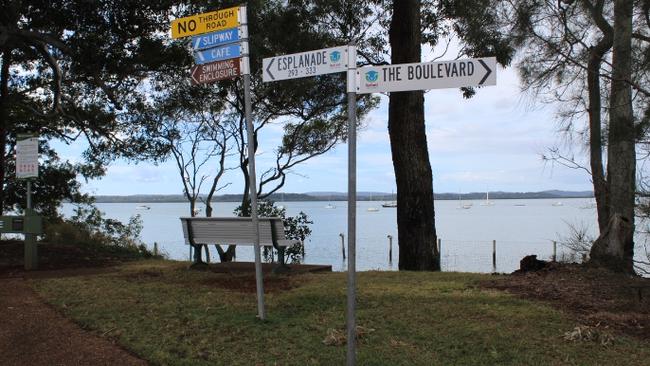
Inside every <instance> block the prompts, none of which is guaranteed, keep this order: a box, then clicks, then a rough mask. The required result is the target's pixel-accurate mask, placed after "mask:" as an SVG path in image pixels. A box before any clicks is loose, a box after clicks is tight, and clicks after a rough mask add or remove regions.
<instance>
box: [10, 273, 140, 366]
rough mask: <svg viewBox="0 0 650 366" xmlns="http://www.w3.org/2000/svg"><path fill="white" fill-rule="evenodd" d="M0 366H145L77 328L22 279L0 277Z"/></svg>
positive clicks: (116, 347)
mask: <svg viewBox="0 0 650 366" xmlns="http://www.w3.org/2000/svg"><path fill="white" fill-rule="evenodd" d="M0 365H147V363H146V362H145V361H143V360H141V359H138V358H136V357H135V356H133V355H131V354H129V353H128V352H127V351H125V350H123V349H121V348H119V347H118V346H116V345H115V344H113V343H112V342H111V341H110V340H109V339H106V338H102V337H99V336H97V335H94V334H92V333H89V332H87V331H84V330H83V329H81V328H80V327H79V326H78V325H76V324H74V323H73V322H71V321H70V320H68V319H66V318H65V317H63V316H62V315H60V314H59V313H57V312H56V311H54V310H53V309H52V308H51V307H49V306H48V305H46V304H45V303H43V301H42V300H41V299H40V298H39V297H38V296H37V295H36V293H34V291H33V290H32V289H31V288H30V287H29V286H28V284H27V282H26V280H24V279H23V278H18V277H15V278H0Z"/></svg>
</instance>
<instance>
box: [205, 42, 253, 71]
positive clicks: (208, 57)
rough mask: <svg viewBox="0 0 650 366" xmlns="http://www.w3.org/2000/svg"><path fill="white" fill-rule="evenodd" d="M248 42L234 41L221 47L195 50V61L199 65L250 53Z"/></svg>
mask: <svg viewBox="0 0 650 366" xmlns="http://www.w3.org/2000/svg"><path fill="white" fill-rule="evenodd" d="M247 48H248V43H244V42H242V43H234V44H229V45H225V46H221V47H213V48H208V49H207V50H201V51H196V52H194V62H196V63H197V64H199V65H202V64H206V63H208V62H214V61H221V60H227V59H230V58H235V57H239V56H241V55H243V54H244V53H248V49H247Z"/></svg>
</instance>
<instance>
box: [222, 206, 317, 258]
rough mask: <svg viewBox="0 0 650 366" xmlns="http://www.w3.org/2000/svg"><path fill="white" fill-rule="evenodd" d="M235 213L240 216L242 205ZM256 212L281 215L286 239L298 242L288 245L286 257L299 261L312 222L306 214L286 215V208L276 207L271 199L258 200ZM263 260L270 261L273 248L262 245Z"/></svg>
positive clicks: (265, 215) (261, 214)
mask: <svg viewBox="0 0 650 366" xmlns="http://www.w3.org/2000/svg"><path fill="white" fill-rule="evenodd" d="M234 213H235V215H237V216H239V217H242V216H244V215H243V212H242V206H239V207H237V208H236V209H235V211H234ZM257 214H258V215H259V216H262V217H281V218H282V222H283V223H284V235H285V236H286V237H287V239H291V240H298V241H300V242H299V243H298V244H295V245H293V246H291V247H288V248H287V249H286V250H285V253H286V256H287V259H288V260H289V263H300V262H301V261H302V259H303V256H304V254H305V239H307V237H309V235H311V228H309V225H310V224H313V223H314V222H313V221H309V218H308V217H307V214H305V213H304V212H302V211H301V212H300V213H299V214H298V215H297V216H289V217H287V210H286V209H284V208H281V207H276V206H275V202H273V201H270V200H269V201H267V200H264V201H260V202H259V203H258V210H257ZM263 249H264V250H263V255H264V260H266V261H267V262H270V261H272V259H273V250H274V249H273V248H269V247H264V248H263Z"/></svg>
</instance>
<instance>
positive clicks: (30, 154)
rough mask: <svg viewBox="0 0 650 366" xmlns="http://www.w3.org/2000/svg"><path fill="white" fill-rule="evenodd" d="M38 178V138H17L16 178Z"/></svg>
mask: <svg viewBox="0 0 650 366" xmlns="http://www.w3.org/2000/svg"><path fill="white" fill-rule="evenodd" d="M36 177H38V137H34V136H22V135H21V136H18V139H17V141H16V178H18V179H22V178H36Z"/></svg>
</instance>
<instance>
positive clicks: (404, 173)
mask: <svg viewBox="0 0 650 366" xmlns="http://www.w3.org/2000/svg"><path fill="white" fill-rule="evenodd" d="M389 40H390V44H391V53H392V56H391V62H392V63H393V64H399V63H409V62H420V54H421V30H420V0H394V1H393V17H392V20H391V25H390V33H389ZM388 132H389V135H390V143H391V152H392V156H393V168H394V170H395V180H396V184H397V232H398V241H399V269H400V270H418V271H435V270H440V255H439V253H438V248H437V246H436V229H435V213H434V207H433V181H432V173H431V164H430V163H429V153H428V149H427V138H426V130H425V123H424V94H423V92H421V91H413V92H396V93H391V94H390V101H389V105H388Z"/></svg>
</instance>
